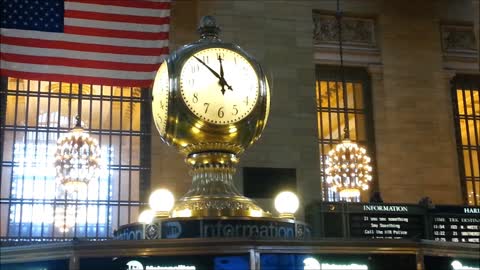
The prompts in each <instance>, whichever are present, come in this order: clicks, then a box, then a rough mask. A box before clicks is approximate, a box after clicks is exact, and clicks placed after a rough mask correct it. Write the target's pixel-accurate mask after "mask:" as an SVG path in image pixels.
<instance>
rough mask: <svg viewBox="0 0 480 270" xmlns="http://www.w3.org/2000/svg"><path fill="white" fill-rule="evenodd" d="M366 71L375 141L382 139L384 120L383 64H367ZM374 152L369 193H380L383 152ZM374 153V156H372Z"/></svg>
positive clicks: (376, 150)
mask: <svg viewBox="0 0 480 270" xmlns="http://www.w3.org/2000/svg"><path fill="white" fill-rule="evenodd" d="M367 69H368V73H369V74H370V84H371V92H372V104H373V106H372V107H373V108H372V109H373V124H374V127H373V130H374V132H375V141H378V140H382V130H381V127H382V126H384V125H383V123H384V122H385V118H384V115H385V113H384V110H385V108H384V106H383V105H384V102H385V91H384V85H383V66H382V65H380V64H375V65H368V68H367ZM374 151H375V153H371V155H372V157H373V160H375V161H376V164H373V165H374V166H375V165H376V168H375V177H374V182H373V183H372V186H371V187H370V191H371V192H370V193H372V192H375V191H378V192H380V193H382V190H381V188H380V187H381V180H382V172H384V170H381V169H380V168H382V167H383V166H382V165H383V160H382V159H381V157H382V155H383V153H382V152H381V151H379V150H378V149H375V150H374ZM373 155H375V156H373Z"/></svg>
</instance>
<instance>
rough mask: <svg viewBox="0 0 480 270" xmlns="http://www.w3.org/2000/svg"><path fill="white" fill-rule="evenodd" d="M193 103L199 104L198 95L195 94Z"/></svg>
mask: <svg viewBox="0 0 480 270" xmlns="http://www.w3.org/2000/svg"><path fill="white" fill-rule="evenodd" d="M192 102H193V103H197V102H198V93H193V98H192Z"/></svg>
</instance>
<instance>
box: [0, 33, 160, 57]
mask: <svg viewBox="0 0 480 270" xmlns="http://www.w3.org/2000/svg"><path fill="white" fill-rule="evenodd" d="M5 36H7V37H18V38H26V39H30V38H32V39H38V40H39V41H41V40H52V41H55V40H58V41H64V42H73V43H75V42H76V43H87V44H98V45H113V46H114V47H117V46H118V47H121V46H124V47H138V48H162V47H166V46H168V40H135V39H128V38H109V37H90V36H85V35H73V34H62V33H49V32H40V31H29V30H17V29H2V43H4V39H3V38H4V37H5ZM5 43H6V42H5ZM39 46H41V44H39ZM153 55H155V54H153Z"/></svg>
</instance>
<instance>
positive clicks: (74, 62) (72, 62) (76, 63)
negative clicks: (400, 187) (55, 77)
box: [0, 53, 158, 72]
mask: <svg viewBox="0 0 480 270" xmlns="http://www.w3.org/2000/svg"><path fill="white" fill-rule="evenodd" d="M0 59H2V60H5V61H9V62H19V63H26V64H38V65H49V66H51V65H56V66H67V67H82V68H98V69H116V70H124V71H147V72H148V71H155V70H156V69H157V67H158V65H157V64H131V63H122V62H112V61H98V60H85V59H72V58H66V57H51V56H49V57H44V56H27V55H21V54H14V53H0Z"/></svg>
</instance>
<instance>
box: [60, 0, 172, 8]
mask: <svg viewBox="0 0 480 270" xmlns="http://www.w3.org/2000/svg"><path fill="white" fill-rule="evenodd" d="M66 2H67V3H70V2H75V3H83V4H98V3H102V5H105V6H116V7H129V8H146V9H170V3H169V2H151V1H142V0H135V1H132V0H115V1H103V2H102V1H98V0H67V1H66Z"/></svg>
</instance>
